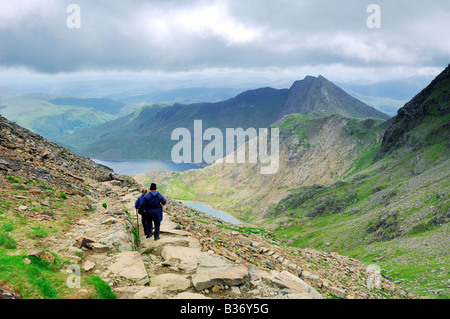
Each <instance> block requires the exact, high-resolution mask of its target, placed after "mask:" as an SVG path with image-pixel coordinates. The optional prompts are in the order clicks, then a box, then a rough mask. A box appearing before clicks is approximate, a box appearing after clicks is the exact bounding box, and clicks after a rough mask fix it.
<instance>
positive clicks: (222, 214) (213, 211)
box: [182, 202, 242, 225]
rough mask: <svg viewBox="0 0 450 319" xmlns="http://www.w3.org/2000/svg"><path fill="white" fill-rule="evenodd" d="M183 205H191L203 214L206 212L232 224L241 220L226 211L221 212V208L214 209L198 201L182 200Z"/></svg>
mask: <svg viewBox="0 0 450 319" xmlns="http://www.w3.org/2000/svg"><path fill="white" fill-rule="evenodd" d="M182 203H183V204H184V205H186V206H188V207H191V208H193V209H196V210H198V211H201V212H203V213H205V214H208V215H210V216H213V217H217V218H219V219H221V220H223V221H224V222H228V223H231V224H233V225H238V224H241V223H242V222H241V221H240V220H239V219H236V218H234V217H233V216H231V215H229V214H228V213H226V212H223V211H221V210H217V209H214V208H212V207H209V206H208V205H206V204H203V203H199V202H182Z"/></svg>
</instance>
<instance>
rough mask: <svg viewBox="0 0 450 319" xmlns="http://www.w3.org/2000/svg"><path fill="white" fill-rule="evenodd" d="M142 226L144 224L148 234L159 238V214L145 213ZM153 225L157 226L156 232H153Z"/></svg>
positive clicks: (145, 231)
mask: <svg viewBox="0 0 450 319" xmlns="http://www.w3.org/2000/svg"><path fill="white" fill-rule="evenodd" d="M142 226H144V233H145V235H146V236H152V235H155V238H159V230H160V227H161V222H160V220H159V217H158V216H157V215H155V214H147V213H144V214H143V215H142ZM153 226H154V228H155V232H154V233H153Z"/></svg>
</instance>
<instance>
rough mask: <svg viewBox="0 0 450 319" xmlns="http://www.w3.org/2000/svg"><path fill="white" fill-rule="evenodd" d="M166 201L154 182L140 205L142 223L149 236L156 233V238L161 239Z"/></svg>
mask: <svg viewBox="0 0 450 319" xmlns="http://www.w3.org/2000/svg"><path fill="white" fill-rule="evenodd" d="M166 202H167V201H166V199H165V198H164V196H163V195H161V194H160V193H158V192H157V191H156V184H154V183H152V184H151V185H150V191H149V192H148V193H147V194H146V195H145V196H144V198H143V199H142V200H141V203H140V205H139V212H140V213H141V214H142V224H143V226H144V231H145V235H146V237H147V238H150V237H151V236H152V235H154V236H155V240H158V239H159V231H160V226H161V222H162V220H163V205H165V204H166ZM153 226H154V229H155V231H154V232H153Z"/></svg>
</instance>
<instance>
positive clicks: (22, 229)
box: [0, 176, 115, 299]
mask: <svg viewBox="0 0 450 319" xmlns="http://www.w3.org/2000/svg"><path fill="white" fill-rule="evenodd" d="M0 184H1V191H0V195H1V196H0V287H1V285H2V283H4V282H6V283H8V285H9V286H13V287H14V289H15V290H17V291H18V292H19V293H20V295H21V296H22V298H24V299H41V298H44V299H64V298H70V299H71V298H79V297H80V296H78V295H77V292H76V291H75V292H74V290H73V289H69V288H68V286H67V284H66V281H67V279H68V278H69V274H68V273H67V272H66V270H67V269H68V267H69V265H70V264H72V263H73V262H71V261H70V260H67V259H64V258H61V257H60V256H58V255H57V254H54V253H52V255H53V256H54V257H55V258H56V259H55V262H54V263H50V262H48V261H46V260H43V259H41V258H37V257H34V256H29V255H28V253H27V249H28V248H29V247H33V248H34V249H39V250H42V251H47V249H46V247H45V246H44V245H43V244H42V240H43V239H44V238H46V237H47V236H49V235H50V234H52V233H58V232H63V231H64V230H66V229H67V228H68V227H70V226H71V225H72V224H73V223H75V222H76V221H77V220H78V219H79V218H80V217H83V216H86V214H87V213H86V212H85V211H83V209H82V208H80V207H82V206H83V203H84V204H87V202H86V199H83V198H82V197H80V196H67V195H66V196H64V195H63V194H61V193H60V192H59V191H58V190H56V189H53V188H52V187H50V186H47V185H45V184H43V183H41V182H38V181H24V180H22V179H21V178H20V177H18V176H14V177H12V176H11V177H9V179H8V180H6V179H3V178H2V179H1V180H0ZM46 200H48V201H49V204H50V207H51V208H48V207H45V206H42V205H41V204H38V203H39V201H46ZM18 206H27V207H28V209H27V212H26V213H20V212H19V210H18ZM43 213H46V214H55V215H58V221H57V222H54V221H50V220H37V219H33V218H31V217H29V214H39V215H40V214H43ZM41 216H42V215H41ZM26 258H28V259H29V261H30V262H29V263H27V262H25V261H26ZM80 289H86V290H87V295H83V298H93V299H98V298H100V299H101V298H115V296H114V294H113V293H112V291H111V288H110V287H109V286H108V285H107V284H106V283H105V282H103V281H102V280H101V279H100V278H99V277H96V276H84V275H82V279H81V287H80Z"/></svg>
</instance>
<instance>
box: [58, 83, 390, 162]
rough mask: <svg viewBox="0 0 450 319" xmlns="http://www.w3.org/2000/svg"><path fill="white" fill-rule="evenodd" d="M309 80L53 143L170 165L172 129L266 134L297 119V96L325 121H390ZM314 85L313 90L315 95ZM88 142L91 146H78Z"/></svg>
mask: <svg viewBox="0 0 450 319" xmlns="http://www.w3.org/2000/svg"><path fill="white" fill-rule="evenodd" d="M305 79H306V80H302V81H298V82H297V84H296V85H295V86H294V88H293V89H273V88H269V87H266V88H260V89H255V90H248V91H245V92H243V93H241V94H239V95H237V96H236V97H234V98H231V99H228V100H226V101H222V102H217V103H196V104H190V105H184V104H179V103H176V104H174V105H173V106H172V107H167V108H164V109H161V110H157V111H156V112H157V114H151V113H152V112H153V111H152V110H150V109H148V108H147V109H146V110H142V109H141V110H139V111H137V112H136V114H137V113H139V114H140V115H142V114H144V113H145V114H148V119H147V127H146V128H145V129H144V128H143V127H141V126H140V125H134V123H132V122H129V121H128V120H125V121H124V123H120V120H119V121H114V122H110V123H105V124H103V125H101V126H98V127H96V128H93V129H88V130H82V131H78V132H75V133H74V134H72V135H70V136H66V137H62V138H57V139H55V141H57V142H59V143H61V144H62V145H64V146H66V147H68V148H70V149H72V150H74V151H76V152H78V153H80V154H82V155H85V156H90V157H94V158H98V159H102V160H127V159H152V160H170V159H171V153H170V149H171V148H172V147H173V146H174V145H175V144H176V142H174V141H172V140H171V136H170V134H171V132H172V131H173V130H174V129H176V128H178V127H183V128H187V129H188V130H190V131H192V129H193V123H194V120H202V121H203V126H204V127H216V128H219V129H221V130H224V129H225V128H230V127H234V128H236V127H242V128H244V129H246V128H249V127H254V128H267V127H269V126H270V125H272V124H273V123H274V122H276V121H277V120H279V119H281V118H282V117H283V116H285V115H287V114H290V113H292V112H293V111H294V112H295V113H297V110H296V108H298V105H296V102H293V100H292V99H293V97H294V96H295V98H296V100H298V99H302V100H306V103H307V104H308V103H309V104H312V106H311V107H310V108H309V109H310V110H311V111H314V112H313V113H317V114H321V115H331V114H335V113H338V114H344V116H354V117H367V116H373V117H378V118H382V119H387V118H389V116H388V115H386V114H384V113H382V112H379V111H377V110H376V109H374V108H371V107H369V106H367V105H365V104H364V103H362V102H359V101H358V100H356V99H355V98H353V97H351V96H350V95H348V94H347V93H345V91H343V90H341V89H339V88H337V87H336V86H335V85H334V84H332V83H331V82H329V81H328V80H326V79H325V78H323V77H320V78H314V77H311V76H309V77H306V78H305ZM302 83H303V84H302ZM299 84H302V85H299ZM310 84H315V86H314V87H313V89H311V87H310ZM299 86H302V87H303V88H304V89H305V92H304V94H303V93H302V94H299V92H298V90H297V88H298V87H299ZM316 91H317V92H318V93H317V92H316ZM314 94H320V98H319V97H311V95H314ZM327 97H328V98H327ZM333 110H335V112H333ZM369 111H370V112H369ZM132 117H133V116H131V117H128V118H127V119H130V118H132ZM112 126H115V127H114V128H113V127H112ZM121 132H127V133H125V134H124V133H121ZM156 132H158V134H156ZM87 140H89V141H90V142H89V143H83V142H80V141H87ZM160 145H164V147H163V146H160ZM239 146H240V145H238V147H239Z"/></svg>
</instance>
